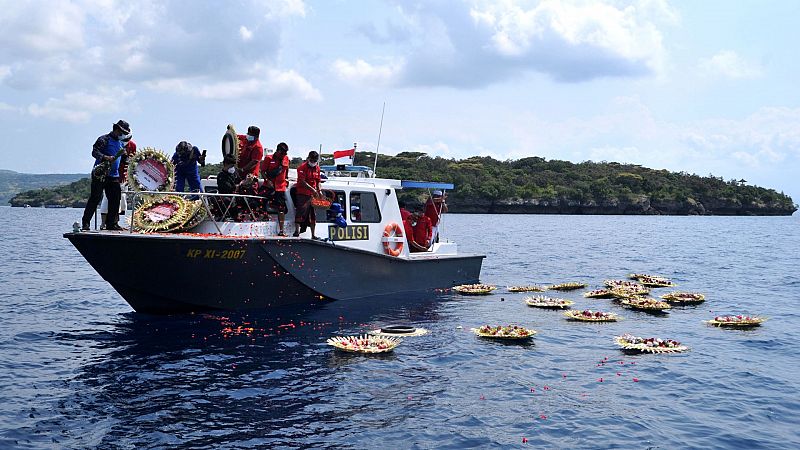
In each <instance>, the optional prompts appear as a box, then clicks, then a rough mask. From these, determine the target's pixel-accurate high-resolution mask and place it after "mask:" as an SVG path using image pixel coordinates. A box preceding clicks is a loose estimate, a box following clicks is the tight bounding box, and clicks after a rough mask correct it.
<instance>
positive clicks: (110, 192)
mask: <svg viewBox="0 0 800 450" xmlns="http://www.w3.org/2000/svg"><path fill="white" fill-rule="evenodd" d="M90 189H91V190H90V191H89V200H88V201H87V202H86V208H85V209H84V210H83V223H82V225H83V226H87V227H88V226H89V224H90V223H91V221H92V216H93V215H94V213H95V211H97V205H99V204H100V200H102V199H103V192H105V193H106V198H107V199H108V214H106V223H105V225H106V228H108V227H113V226H114V225H118V222H119V202H120V198H121V197H122V188H121V187H120V184H119V178H112V177H106V179H105V181H98V180H95V179H92V185H91V188H90Z"/></svg>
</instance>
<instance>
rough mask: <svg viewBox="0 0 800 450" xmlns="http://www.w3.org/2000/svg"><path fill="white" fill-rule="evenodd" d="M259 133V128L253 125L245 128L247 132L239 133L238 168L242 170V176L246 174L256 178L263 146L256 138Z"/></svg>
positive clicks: (262, 154) (262, 155)
mask: <svg viewBox="0 0 800 450" xmlns="http://www.w3.org/2000/svg"><path fill="white" fill-rule="evenodd" d="M260 135H261V130H260V129H259V128H258V127H257V126H255V125H250V126H249V127H248V128H247V134H240V135H239V170H241V171H242V174H241V176H242V178H245V177H246V176H247V175H248V174H252V175H253V176H254V177H256V178H258V168H259V167H258V165H259V163H260V162H261V158H263V157H264V147H262V146H261V141H259V140H258V137H259V136H260Z"/></svg>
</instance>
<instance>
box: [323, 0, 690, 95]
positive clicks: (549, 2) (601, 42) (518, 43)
mask: <svg viewBox="0 0 800 450" xmlns="http://www.w3.org/2000/svg"><path fill="white" fill-rule="evenodd" d="M400 8H401V11H402V12H403V13H402V14H398V16H397V19H396V20H405V27H406V29H407V33H405V35H408V36H412V37H410V38H408V40H407V44H406V47H407V48H402V49H401V51H402V54H403V56H402V58H403V59H404V60H405V61H406V64H405V65H404V66H403V67H402V70H399V71H397V73H396V76H394V77H393V78H394V80H395V83H396V84H399V85H428V86H436V85H443V86H455V87H466V88H475V87H483V86H486V85H488V84H491V83H494V82H498V81H503V80H507V79H510V78H515V77H519V76H522V75H523V74H524V73H526V72H531V71H532V72H540V73H544V74H547V75H549V76H550V77H552V78H554V79H555V80H558V81H562V82H579V81H586V80H591V79H594V78H599V77H638V76H645V75H651V74H656V75H658V74H659V73H660V72H661V71H662V70H663V66H664V59H665V53H666V51H665V49H664V46H663V42H662V41H663V36H662V32H661V29H660V27H661V26H662V25H663V24H673V23H675V22H676V21H677V14H675V13H674V12H672V10H671V8H669V6H668V5H667V4H666V3H665V2H663V1H658V0H656V1H649V2H641V3H635V4H632V5H628V6H620V4H619V3H618V2H613V1H601V0H586V1H555V0H544V1H542V2H539V3H535V4H530V3H528V2H522V1H513V0H504V1H489V0H473V1H465V2H461V3H453V2H424V3H421V4H417V5H414V6H411V5H408V4H405V3H401V7H400ZM387 28H389V27H388V26H387ZM360 29H361V31H362V33H363V34H365V35H366V36H367V37H368V38H369V39H370V40H372V41H373V42H376V36H377V37H378V38H379V39H378V41H380V40H382V39H383V36H382V35H380V34H379V33H377V30H375V29H374V27H367V26H362V27H361V28H360ZM392 29H394V30H397V29H398V27H397V26H396V25H393V26H392ZM393 35H398V36H401V35H404V34H403V33H397V32H393ZM396 59H400V57H396ZM360 62H361V61H360V60H357V61H356V62H351V63H348V64H349V65H350V66H357V65H359V63H360ZM362 65H367V66H370V67H372V65H371V63H369V62H363V64H362ZM339 66H341V63H340V64H339ZM335 69H336V67H335ZM335 73H337V75H339V76H340V77H342V78H345V79H346V78H347V75H348V74H349V72H347V71H342V70H338V71H337V70H335ZM380 81H381V82H383V81H384V78H380Z"/></svg>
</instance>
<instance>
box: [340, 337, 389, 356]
mask: <svg viewBox="0 0 800 450" xmlns="http://www.w3.org/2000/svg"><path fill="white" fill-rule="evenodd" d="M401 342H403V340H402V339H400V338H395V337H383V336H367V335H362V336H336V337H332V338H330V339H328V341H327V343H328V345H331V346H333V347H336V348H337V349H339V350H343V351H346V352H354V353H384V352H390V351H392V350H394V348H395V347H397V346H398V345H400V343H401Z"/></svg>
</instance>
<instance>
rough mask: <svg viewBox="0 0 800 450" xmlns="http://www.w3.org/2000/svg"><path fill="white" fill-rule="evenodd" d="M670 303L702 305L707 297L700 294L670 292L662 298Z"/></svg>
mask: <svg viewBox="0 0 800 450" xmlns="http://www.w3.org/2000/svg"><path fill="white" fill-rule="evenodd" d="M661 298H663V299H664V300H666V301H668V302H670V303H700V302H702V301H704V300H705V299H706V296H705V295H703V294H700V293H698V292H669V293H666V294H664V295H662V296H661Z"/></svg>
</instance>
